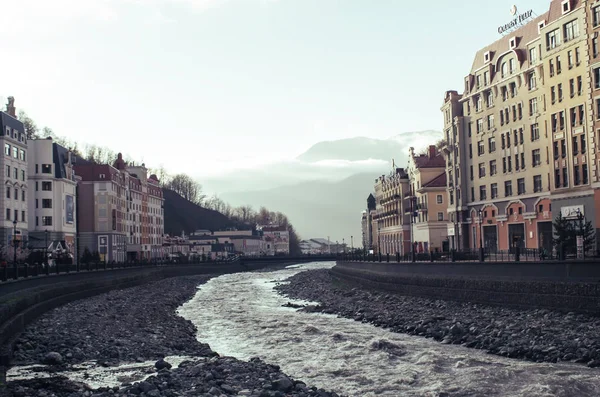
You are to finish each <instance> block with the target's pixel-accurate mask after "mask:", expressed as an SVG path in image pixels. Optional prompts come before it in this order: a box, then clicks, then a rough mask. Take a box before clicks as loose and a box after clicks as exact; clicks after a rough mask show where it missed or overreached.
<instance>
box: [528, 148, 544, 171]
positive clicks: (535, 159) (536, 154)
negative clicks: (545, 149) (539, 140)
mask: <svg viewBox="0 0 600 397" xmlns="http://www.w3.org/2000/svg"><path fill="white" fill-rule="evenodd" d="M531 163H532V165H533V166H534V167H537V166H538V165H540V164H542V156H541V154H540V149H535V150H532V151H531Z"/></svg>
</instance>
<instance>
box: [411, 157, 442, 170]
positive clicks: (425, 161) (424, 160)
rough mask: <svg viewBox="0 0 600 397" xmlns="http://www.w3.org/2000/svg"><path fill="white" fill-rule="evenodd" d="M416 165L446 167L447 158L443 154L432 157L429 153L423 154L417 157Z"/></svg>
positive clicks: (418, 166)
mask: <svg viewBox="0 0 600 397" xmlns="http://www.w3.org/2000/svg"><path fill="white" fill-rule="evenodd" d="M415 166H416V167H417V168H446V160H444V156H442V155H441V154H437V155H436V156H434V157H430V156H429V155H428V154H421V155H419V156H416V157H415Z"/></svg>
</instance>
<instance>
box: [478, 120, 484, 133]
mask: <svg viewBox="0 0 600 397" xmlns="http://www.w3.org/2000/svg"><path fill="white" fill-rule="evenodd" d="M482 132H483V119H478V120H477V133H478V134H481V133H482Z"/></svg>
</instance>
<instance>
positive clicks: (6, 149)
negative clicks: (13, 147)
mask: <svg viewBox="0 0 600 397" xmlns="http://www.w3.org/2000/svg"><path fill="white" fill-rule="evenodd" d="M4 154H5V155H7V156H10V145H9V144H8V143H5V144H4Z"/></svg>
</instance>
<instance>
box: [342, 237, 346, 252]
mask: <svg viewBox="0 0 600 397" xmlns="http://www.w3.org/2000/svg"><path fill="white" fill-rule="evenodd" d="M342 252H343V253H344V254H345V253H346V237H342Z"/></svg>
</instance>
